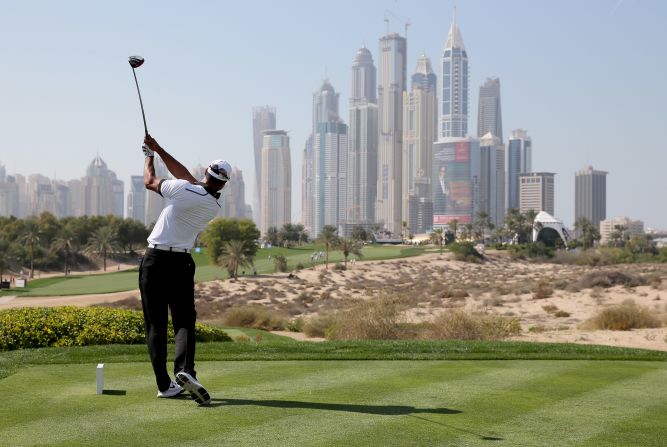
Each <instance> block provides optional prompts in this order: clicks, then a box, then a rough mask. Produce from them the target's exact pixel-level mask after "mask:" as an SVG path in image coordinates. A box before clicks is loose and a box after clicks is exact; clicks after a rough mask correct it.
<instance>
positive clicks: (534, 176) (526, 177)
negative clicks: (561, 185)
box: [519, 172, 556, 216]
mask: <svg viewBox="0 0 667 447" xmlns="http://www.w3.org/2000/svg"><path fill="white" fill-rule="evenodd" d="M555 175H556V174H554V173H552V172H528V173H526V174H520V175H519V211H521V212H522V213H525V212H526V211H529V210H532V211H536V212H538V213H539V212H540V211H546V212H547V213H549V214H550V215H552V216H553V215H554V176H555Z"/></svg>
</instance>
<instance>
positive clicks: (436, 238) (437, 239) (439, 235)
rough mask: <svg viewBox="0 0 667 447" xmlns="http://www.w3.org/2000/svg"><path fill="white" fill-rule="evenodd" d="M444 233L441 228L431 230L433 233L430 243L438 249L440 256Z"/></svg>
mask: <svg viewBox="0 0 667 447" xmlns="http://www.w3.org/2000/svg"><path fill="white" fill-rule="evenodd" d="M443 237H444V233H443V231H442V228H436V229H435V230H433V233H431V241H432V242H433V243H434V244H435V245H437V246H438V247H440V254H442V241H443Z"/></svg>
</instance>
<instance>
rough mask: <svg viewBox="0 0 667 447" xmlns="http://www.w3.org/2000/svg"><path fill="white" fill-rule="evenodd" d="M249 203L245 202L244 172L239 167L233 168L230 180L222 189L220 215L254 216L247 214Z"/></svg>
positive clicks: (230, 217) (240, 217)
mask: <svg viewBox="0 0 667 447" xmlns="http://www.w3.org/2000/svg"><path fill="white" fill-rule="evenodd" d="M247 210H248V205H247V204H246V203H245V182H244V181H243V172H242V171H241V170H240V169H239V168H238V167H237V166H234V167H233V168H232V172H231V174H230V176H229V182H227V184H226V185H225V187H224V188H223V189H222V206H221V207H220V216H222V217H226V218H229V219H245V218H252V216H250V215H248V214H247Z"/></svg>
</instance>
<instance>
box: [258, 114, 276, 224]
mask: <svg viewBox="0 0 667 447" xmlns="http://www.w3.org/2000/svg"><path fill="white" fill-rule="evenodd" d="M275 128H276V108H275V107H271V106H260V107H254V108H253V109H252V143H253V149H254V154H255V185H254V186H255V187H254V188H253V189H254V193H253V214H254V215H253V219H254V220H255V222H259V220H260V217H259V213H260V210H261V204H260V200H261V194H260V190H261V182H262V145H263V144H264V135H263V132H264V131H265V130H271V129H275Z"/></svg>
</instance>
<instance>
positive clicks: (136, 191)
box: [127, 175, 146, 223]
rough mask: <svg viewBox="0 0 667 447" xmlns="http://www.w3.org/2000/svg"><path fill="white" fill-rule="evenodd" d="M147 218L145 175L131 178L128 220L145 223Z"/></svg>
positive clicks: (128, 197) (128, 196)
mask: <svg viewBox="0 0 667 447" xmlns="http://www.w3.org/2000/svg"><path fill="white" fill-rule="evenodd" d="M145 216H146V186H144V176H143V175H133V176H131V177H130V192H129V193H128V195H127V218H128V219H134V220H138V221H139V222H141V223H145V222H144V217H145Z"/></svg>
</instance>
